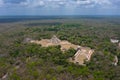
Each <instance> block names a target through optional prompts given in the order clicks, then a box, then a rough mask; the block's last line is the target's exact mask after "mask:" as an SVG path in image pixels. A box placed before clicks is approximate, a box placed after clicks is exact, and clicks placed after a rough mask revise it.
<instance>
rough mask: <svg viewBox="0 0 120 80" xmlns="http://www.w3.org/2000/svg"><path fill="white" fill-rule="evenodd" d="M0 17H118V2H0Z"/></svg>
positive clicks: (10, 0) (114, 0) (76, 0)
mask: <svg viewBox="0 0 120 80" xmlns="http://www.w3.org/2000/svg"><path fill="white" fill-rule="evenodd" d="M0 15H120V0H0Z"/></svg>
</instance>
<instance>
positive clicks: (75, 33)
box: [0, 17, 120, 80]
mask: <svg viewBox="0 0 120 80" xmlns="http://www.w3.org/2000/svg"><path fill="white" fill-rule="evenodd" d="M53 35H56V36H57V37H58V38H59V39H61V40H68V41H69V42H71V43H73V44H77V45H81V46H85V47H90V48H92V49H94V50H95V52H94V54H93V55H92V58H91V60H90V61H89V62H85V64H86V66H81V65H76V64H73V63H70V62H68V60H67V59H68V58H69V57H72V56H73V55H74V54H75V50H74V49H69V50H68V51H65V52H62V51H61V50H60V46H50V47H41V45H37V44H32V43H28V42H26V41H25V39H26V38H30V39H33V40H41V39H50V38H51V37H52V36H53ZM111 38H113V39H117V40H120V18H117V17H114V18H109V17H105V18H103V17H102V18H71V19H70V18H69V19H68V18H66V19H64V18H60V19H41V20H39V19H37V20H32V19H31V20H24V21H23V20H21V21H19V20H17V22H15V21H11V22H10V21H9V20H8V22H7V21H6V22H0V79H2V78H4V77H5V78H6V79H7V80H119V79H120V46H119V45H118V43H115V44H114V43H111V41H110V39H111ZM115 56H117V57H118V64H117V66H115V65H113V62H114V59H115ZM3 80H4V79H3Z"/></svg>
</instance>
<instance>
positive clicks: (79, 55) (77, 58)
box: [70, 47, 94, 65]
mask: <svg viewBox="0 0 120 80" xmlns="http://www.w3.org/2000/svg"><path fill="white" fill-rule="evenodd" d="M93 52H94V50H92V49H90V48H88V47H81V48H80V49H79V50H78V51H77V52H76V54H75V55H74V57H73V58H70V62H74V63H77V64H79V65H83V64H84V62H85V61H89V60H90V58H91V55H92V54H93Z"/></svg>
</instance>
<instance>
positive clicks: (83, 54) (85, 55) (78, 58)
mask: <svg viewBox="0 0 120 80" xmlns="http://www.w3.org/2000/svg"><path fill="white" fill-rule="evenodd" d="M30 42H31V43H36V44H40V45H41V46H43V47H48V46H56V45H60V46H61V51H63V52H64V51H66V50H69V49H70V48H73V49H75V50H76V54H75V55H74V56H73V58H70V59H69V61H70V62H73V63H77V64H79V65H83V64H84V61H85V60H86V61H89V60H90V58H91V55H92V54H93V52H94V50H92V49H90V48H88V47H81V46H79V45H75V44H72V43H70V42H68V41H66V40H60V39H59V38H57V37H56V36H55V35H54V36H53V37H52V38H51V39H42V40H40V41H38V40H31V41H30Z"/></svg>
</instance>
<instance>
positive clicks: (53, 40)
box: [50, 35, 61, 44]
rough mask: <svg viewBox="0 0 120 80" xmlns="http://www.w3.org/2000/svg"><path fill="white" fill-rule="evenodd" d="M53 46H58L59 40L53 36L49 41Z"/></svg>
mask: <svg viewBox="0 0 120 80" xmlns="http://www.w3.org/2000/svg"><path fill="white" fill-rule="evenodd" d="M50 41H51V43H53V44H60V42H61V40H60V39H58V38H57V37H56V36H55V35H54V36H53V37H52V38H51V39H50Z"/></svg>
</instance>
